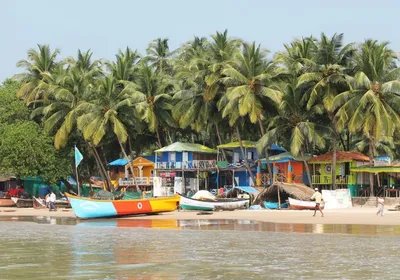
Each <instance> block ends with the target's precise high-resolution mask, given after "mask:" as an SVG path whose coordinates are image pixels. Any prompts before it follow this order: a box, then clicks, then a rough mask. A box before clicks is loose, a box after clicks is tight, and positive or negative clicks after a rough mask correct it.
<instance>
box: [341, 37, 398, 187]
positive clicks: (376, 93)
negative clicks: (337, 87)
mask: <svg viewBox="0 0 400 280" xmlns="http://www.w3.org/2000/svg"><path fill="white" fill-rule="evenodd" d="M395 59H396V55H395V53H394V52H393V51H392V50H391V49H389V48H388V43H387V42H383V43H378V42H377V41H376V40H366V41H365V42H364V43H363V44H362V45H361V46H360V51H359V52H358V53H357V54H356V56H355V67H356V71H357V73H356V74H355V77H354V81H353V82H354V83H353V85H352V88H351V89H350V90H348V91H345V92H342V93H340V94H338V95H337V96H336V97H335V99H334V100H333V107H334V108H339V109H338V112H337V114H336V117H337V118H338V121H337V129H338V130H339V131H340V130H342V129H343V128H344V127H345V125H347V126H348V128H349V131H350V132H352V133H356V132H362V133H363V134H364V135H365V137H367V139H368V140H369V148H368V150H369V151H368V154H369V157H370V164H371V165H372V159H373V157H374V154H375V149H374V147H375V142H376V141H377V140H378V139H381V138H388V137H389V138H390V137H392V136H393V134H394V131H395V129H396V128H397V129H398V128H400V118H399V113H400V108H399V106H398V104H400V95H399V94H400V81H399V78H400V68H398V67H397V66H396V64H395ZM370 189H371V192H370V194H371V195H373V191H374V181H373V176H372V174H371V175H370Z"/></svg>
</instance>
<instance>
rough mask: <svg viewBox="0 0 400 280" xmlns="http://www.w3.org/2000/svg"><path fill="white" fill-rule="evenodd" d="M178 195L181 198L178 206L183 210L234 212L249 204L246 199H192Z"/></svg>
mask: <svg viewBox="0 0 400 280" xmlns="http://www.w3.org/2000/svg"><path fill="white" fill-rule="evenodd" d="M178 194H179V193H178ZM179 195H180V197H181V199H180V202H179V205H180V206H181V207H182V209H184V210H200V211H214V210H235V209H240V208H247V207H248V206H249V202H250V200H249V199H248V198H216V199H194V198H189V197H186V196H184V195H181V194H179Z"/></svg>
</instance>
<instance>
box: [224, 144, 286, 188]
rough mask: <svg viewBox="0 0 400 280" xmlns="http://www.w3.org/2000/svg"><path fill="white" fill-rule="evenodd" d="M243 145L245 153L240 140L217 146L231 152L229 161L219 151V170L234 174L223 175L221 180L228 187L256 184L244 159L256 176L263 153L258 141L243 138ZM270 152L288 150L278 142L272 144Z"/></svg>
mask: <svg viewBox="0 0 400 280" xmlns="http://www.w3.org/2000/svg"><path fill="white" fill-rule="evenodd" d="M242 146H243V153H242V150H241V148H240V143H239V141H237V142H231V143H227V144H222V145H219V146H217V148H218V151H220V150H225V151H228V152H229V156H228V158H227V161H225V160H223V159H222V158H221V153H220V152H218V159H219V160H218V168H219V171H230V172H229V173H231V174H232V175H230V174H229V175H227V174H226V173H227V172H225V175H221V181H222V182H223V184H224V185H227V186H228V187H229V186H254V185H256V184H255V183H256V182H252V179H251V175H250V174H249V171H248V170H247V169H246V167H245V165H244V160H245V159H246V160H247V162H248V163H249V166H250V168H251V172H252V173H253V175H254V177H256V173H257V164H258V161H259V160H260V159H261V157H262V155H260V154H259V153H258V151H257V142H254V141H247V140H243V141H242ZM269 152H270V155H277V154H280V153H283V152H286V150H285V149H284V148H282V147H280V146H278V145H276V144H272V146H271V148H270V150H269Z"/></svg>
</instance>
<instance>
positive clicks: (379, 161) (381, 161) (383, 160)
mask: <svg viewBox="0 0 400 280" xmlns="http://www.w3.org/2000/svg"><path fill="white" fill-rule="evenodd" d="M391 163H392V159H391V158H390V156H377V157H375V158H374V166H385V165H390V164H391Z"/></svg>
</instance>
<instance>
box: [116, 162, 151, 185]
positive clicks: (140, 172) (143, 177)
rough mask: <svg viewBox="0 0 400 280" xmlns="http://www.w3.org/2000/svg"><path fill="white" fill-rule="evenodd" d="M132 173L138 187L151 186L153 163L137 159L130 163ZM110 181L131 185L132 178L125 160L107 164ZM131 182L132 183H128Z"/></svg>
mask: <svg viewBox="0 0 400 280" xmlns="http://www.w3.org/2000/svg"><path fill="white" fill-rule="evenodd" d="M132 165H133V172H134V175H135V177H136V180H137V183H138V184H139V185H151V184H152V179H153V170H154V162H153V161H151V160H149V159H147V158H145V157H137V158H135V159H134V160H133V161H132ZM108 167H109V173H110V177H111V180H112V181H118V182H120V183H119V185H121V183H122V184H123V185H130V184H133V181H132V180H133V176H132V172H131V169H130V166H129V164H128V162H127V161H126V160H125V159H117V160H115V161H113V162H110V163H109V164H108ZM130 181H132V182H130Z"/></svg>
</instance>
